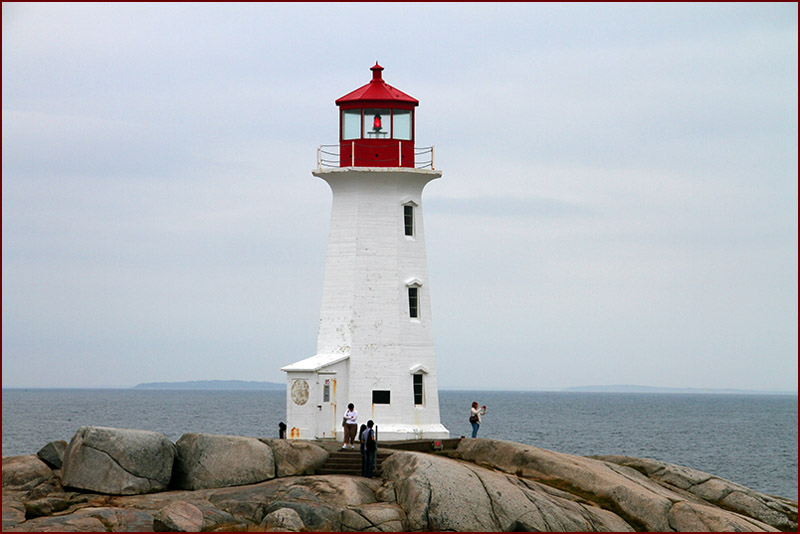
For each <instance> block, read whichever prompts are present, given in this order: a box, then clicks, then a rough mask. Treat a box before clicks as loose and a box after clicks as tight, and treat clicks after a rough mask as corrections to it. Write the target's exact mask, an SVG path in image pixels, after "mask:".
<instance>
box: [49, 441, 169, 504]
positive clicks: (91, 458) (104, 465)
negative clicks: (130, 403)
mask: <svg viewBox="0 0 800 534" xmlns="http://www.w3.org/2000/svg"><path fill="white" fill-rule="evenodd" d="M174 458H175V446H174V445H173V444H172V442H171V441H170V440H169V439H168V438H167V437H166V436H164V435H163V434H159V433H157V432H149V431H145V430H128V429H121V428H105V427H91V426H86V427H81V428H79V429H78V432H77V433H76V434H75V436H74V437H73V438H72V440H71V441H70V443H69V445H68V446H67V450H66V452H65V454H64V464H63V467H62V473H61V476H62V480H63V484H64V485H65V486H68V487H72V488H78V489H84V490H89V491H95V492H99V493H106V494H111V495H135V494H139V493H149V492H153V491H163V490H165V489H167V486H168V485H169V481H170V477H171V474H172V464H173V461H174Z"/></svg>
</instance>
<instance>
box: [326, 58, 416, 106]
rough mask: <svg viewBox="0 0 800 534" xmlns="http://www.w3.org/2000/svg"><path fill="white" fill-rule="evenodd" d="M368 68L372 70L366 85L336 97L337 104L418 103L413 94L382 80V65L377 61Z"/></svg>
mask: <svg viewBox="0 0 800 534" xmlns="http://www.w3.org/2000/svg"><path fill="white" fill-rule="evenodd" d="M370 70H371V71H372V80H371V81H370V82H369V83H368V84H367V85H364V86H362V87H359V88H358V89H356V90H355V91H352V92H350V93H347V94H346V95H344V96H343V97H341V98H339V99H337V100H336V105H337V106H338V105H341V104H344V103H351V102H362V101H366V100H369V101H373V102H375V101H382V102H397V103H401V102H403V103H407V104H413V105H415V106H418V105H419V100H417V99H416V98H414V97H413V96H410V95H407V94H405V93H404V92H402V91H400V90H399V89H395V88H394V87H392V86H391V85H389V84H388V83H386V82H384V81H383V78H382V77H381V71H382V70H383V67H381V66H380V65H378V62H377V61H376V62H375V66H374V67H372V68H370Z"/></svg>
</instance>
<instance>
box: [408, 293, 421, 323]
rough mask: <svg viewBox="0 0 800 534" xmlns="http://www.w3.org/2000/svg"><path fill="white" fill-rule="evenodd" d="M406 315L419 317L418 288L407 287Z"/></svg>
mask: <svg viewBox="0 0 800 534" xmlns="http://www.w3.org/2000/svg"><path fill="white" fill-rule="evenodd" d="M408 315H409V316H410V317H411V318H412V319H416V318H419V288H418V287H409V288H408Z"/></svg>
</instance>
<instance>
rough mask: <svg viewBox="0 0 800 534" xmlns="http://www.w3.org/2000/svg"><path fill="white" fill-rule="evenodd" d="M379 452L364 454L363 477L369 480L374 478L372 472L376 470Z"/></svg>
mask: <svg viewBox="0 0 800 534" xmlns="http://www.w3.org/2000/svg"><path fill="white" fill-rule="evenodd" d="M377 454H378V451H366V452H364V470H363V473H362V474H363V475H364V476H365V477H367V478H372V472H373V471H374V470H375V456H376V455H377Z"/></svg>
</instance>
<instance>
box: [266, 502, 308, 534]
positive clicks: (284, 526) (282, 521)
mask: <svg viewBox="0 0 800 534" xmlns="http://www.w3.org/2000/svg"><path fill="white" fill-rule="evenodd" d="M261 526H262V527H263V528H264V529H265V530H266V531H267V532H272V531H275V532H300V531H301V530H303V529H304V528H305V525H303V520H302V519H300V515H299V514H298V513H297V512H295V511H294V510H292V509H291V508H278V509H277V510H275V511H274V512H271V513H269V514H267V516H266V517H265V518H264V521H263V522H262V523H261Z"/></svg>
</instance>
